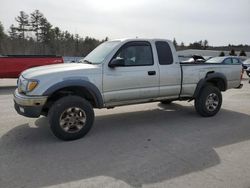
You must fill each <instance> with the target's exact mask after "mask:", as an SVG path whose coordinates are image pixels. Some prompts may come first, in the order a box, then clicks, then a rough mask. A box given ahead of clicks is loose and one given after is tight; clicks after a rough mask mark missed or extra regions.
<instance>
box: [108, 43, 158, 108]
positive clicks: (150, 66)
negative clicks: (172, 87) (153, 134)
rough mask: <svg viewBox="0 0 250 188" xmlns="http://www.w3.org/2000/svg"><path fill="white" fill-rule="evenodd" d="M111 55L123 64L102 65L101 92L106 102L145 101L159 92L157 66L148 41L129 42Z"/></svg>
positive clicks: (117, 103) (113, 103) (118, 103)
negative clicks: (103, 66) (115, 65)
mask: <svg viewBox="0 0 250 188" xmlns="http://www.w3.org/2000/svg"><path fill="white" fill-rule="evenodd" d="M113 59H123V60H124V61H123V62H124V65H122V66H117V67H114V68H110V67H109V66H108V65H105V68H104V74H103V93H104V102H105V105H106V106H113V105H122V104H127V103H133V102H139V101H147V100H151V99H153V98H156V97H157V96H158V95H159V69H158V66H157V64H155V63H154V58H153V53H152V47H151V44H150V43H149V42H143V41H139V42H128V43H126V44H125V45H123V46H122V47H121V48H120V49H119V50H118V51H117V53H116V54H115V56H114V57H113Z"/></svg>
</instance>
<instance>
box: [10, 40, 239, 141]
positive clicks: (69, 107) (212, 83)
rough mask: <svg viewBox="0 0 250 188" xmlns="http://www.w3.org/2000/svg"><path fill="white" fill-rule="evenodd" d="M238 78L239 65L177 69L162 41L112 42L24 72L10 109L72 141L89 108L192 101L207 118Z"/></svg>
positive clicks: (86, 122)
mask: <svg viewBox="0 0 250 188" xmlns="http://www.w3.org/2000/svg"><path fill="white" fill-rule="evenodd" d="M241 73H242V66H241V65H240V64H234V65H229V64H218V63H217V64H213V63H209V64H206V63H202V64H192V63H186V64H182V63H180V62H179V59H178V57H177V54H176V51H175V48H174V46H173V44H172V43H171V42H170V41H168V40H162V39H150V40H149V39H126V40H125V39H124V40H113V41H108V42H105V43H102V44H101V45H99V46H98V47H97V48H95V49H94V50H93V51H92V52H91V53H90V54H89V55H88V56H86V57H85V58H84V59H83V60H82V61H80V62H79V63H74V64H61V65H49V66H42V67H37V68H32V69H28V70H26V71H24V72H23V73H22V74H21V76H20V77H19V79H18V89H17V90H16V91H15V93H14V103H15V109H16V111H17V112H18V113H19V114H21V115H24V116H27V117H39V116H40V115H44V116H48V118H49V123H50V127H51V130H52V132H53V133H54V135H55V136H57V137H58V138H60V139H62V140H74V139H78V138H81V137H83V136H84V135H85V134H87V133H88V131H89V130H90V129H91V127H92V125H93V122H94V111H93V108H113V107H116V106H121V105H128V104H138V103H145V102H154V101H160V102H162V103H164V104H168V103H171V102H172V101H175V100H189V101H191V100H194V103H195V109H196V111H197V112H198V113H199V114H200V115H201V116H204V117H209V116H213V115H215V114H216V113H217V112H218V111H219V110H220V107H221V103H222V95H221V91H226V90H227V89H230V88H240V87H241V86H242V85H241Z"/></svg>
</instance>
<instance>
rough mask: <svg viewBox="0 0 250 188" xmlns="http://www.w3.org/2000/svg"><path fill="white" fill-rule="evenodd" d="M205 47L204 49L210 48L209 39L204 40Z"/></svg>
mask: <svg viewBox="0 0 250 188" xmlns="http://www.w3.org/2000/svg"><path fill="white" fill-rule="evenodd" d="M203 48H204V50H206V49H207V48H208V41H207V40H204V41H203Z"/></svg>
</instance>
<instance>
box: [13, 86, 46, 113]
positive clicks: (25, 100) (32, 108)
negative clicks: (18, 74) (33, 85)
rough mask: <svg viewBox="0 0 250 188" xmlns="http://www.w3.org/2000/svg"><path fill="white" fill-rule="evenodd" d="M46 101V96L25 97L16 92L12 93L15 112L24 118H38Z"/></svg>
mask: <svg viewBox="0 0 250 188" xmlns="http://www.w3.org/2000/svg"><path fill="white" fill-rule="evenodd" d="M46 101H47V96H27V95H23V94H20V93H18V91H17V90H16V91H15V93H14V107H15V110H16V111H17V113H18V114H20V115H23V116H26V117H34V118H35V117H39V116H40V115H41V111H42V109H43V106H44V104H45V103H46Z"/></svg>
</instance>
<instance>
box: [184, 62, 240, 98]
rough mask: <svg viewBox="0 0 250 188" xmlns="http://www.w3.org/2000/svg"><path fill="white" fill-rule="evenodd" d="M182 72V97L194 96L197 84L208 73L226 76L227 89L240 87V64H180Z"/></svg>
mask: <svg viewBox="0 0 250 188" xmlns="http://www.w3.org/2000/svg"><path fill="white" fill-rule="evenodd" d="M180 66H181V70H182V71H181V72H182V89H181V93H180V97H190V96H193V94H194V91H195V88H196V86H197V83H198V82H199V81H200V80H201V79H202V78H204V77H205V76H206V75H207V73H213V72H215V73H216V72H218V73H222V74H224V75H225V77H226V78H228V80H227V89H231V88H236V87H238V86H239V85H240V81H241V79H240V75H241V74H240V73H241V71H242V66H241V65H240V64H218V63H180Z"/></svg>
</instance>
